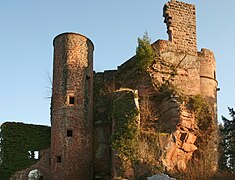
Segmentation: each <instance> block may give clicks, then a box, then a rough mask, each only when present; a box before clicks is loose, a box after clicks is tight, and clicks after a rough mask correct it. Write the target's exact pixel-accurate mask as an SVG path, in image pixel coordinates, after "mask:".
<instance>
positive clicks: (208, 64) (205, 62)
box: [198, 49, 218, 102]
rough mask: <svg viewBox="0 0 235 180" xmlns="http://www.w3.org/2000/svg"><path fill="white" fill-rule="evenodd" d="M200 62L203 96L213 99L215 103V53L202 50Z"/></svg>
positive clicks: (199, 54) (199, 55)
mask: <svg viewBox="0 0 235 180" xmlns="http://www.w3.org/2000/svg"><path fill="white" fill-rule="evenodd" d="M198 57H199V61H200V86H201V94H202V95H203V96H205V97H208V98H211V99H213V102H215V98H216V93H217V91H216V89H217V85H218V83H217V81H216V62H215V57H214V53H213V52H212V51H210V50H208V49H202V50H201V52H199V53H198Z"/></svg>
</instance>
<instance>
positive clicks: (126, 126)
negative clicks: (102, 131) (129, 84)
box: [112, 91, 139, 161]
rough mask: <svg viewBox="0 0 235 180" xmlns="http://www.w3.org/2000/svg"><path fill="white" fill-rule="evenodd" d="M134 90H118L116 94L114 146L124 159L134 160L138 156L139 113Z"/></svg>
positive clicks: (114, 104)
mask: <svg viewBox="0 0 235 180" xmlns="http://www.w3.org/2000/svg"><path fill="white" fill-rule="evenodd" d="M134 98H135V94H134V92H132V91H118V92H116V93H115V95H114V103H113V114H112V115H113V119H114V121H115V130H114V133H113V134H112V148H113V149H114V150H115V152H116V154H117V155H118V156H119V157H120V158H121V159H122V160H124V159H128V160H131V161H134V160H136V159H137V158H138V135H139V128H138V114H139V110H138V109H137V107H136V105H135V102H134Z"/></svg>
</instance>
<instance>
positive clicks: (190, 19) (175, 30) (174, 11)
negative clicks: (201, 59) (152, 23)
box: [163, 0, 197, 55]
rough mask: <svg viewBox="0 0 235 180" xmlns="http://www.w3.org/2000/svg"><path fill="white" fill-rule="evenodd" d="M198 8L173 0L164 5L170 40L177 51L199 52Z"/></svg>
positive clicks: (193, 53) (194, 53)
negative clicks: (197, 34)
mask: <svg viewBox="0 0 235 180" xmlns="http://www.w3.org/2000/svg"><path fill="white" fill-rule="evenodd" d="M195 14H196V10H195V6H194V5H192V4H187V3H184V2H179V1H177V0H171V1H170V2H168V3H166V4H165V6H164V14H163V16H164V17H165V23H166V25H167V33H168V35H169V41H171V42H172V45H173V48H174V49H175V50H176V51H177V52H185V53H186V52H187V53H189V54H192V55H196V54H197V39H196V15H195Z"/></svg>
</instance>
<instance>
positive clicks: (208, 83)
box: [198, 49, 218, 172]
mask: <svg viewBox="0 0 235 180" xmlns="http://www.w3.org/2000/svg"><path fill="white" fill-rule="evenodd" d="M198 58H199V61H200V86H201V95H202V96H204V97H205V98H206V100H207V102H208V103H209V104H210V106H211V108H212V111H213V112H212V118H213V121H214V131H213V132H212V134H211V138H212V139H211V140H210V142H209V143H208V145H207V146H208V148H207V149H208V153H209V154H210V157H208V159H209V160H210V162H211V169H210V170H211V171H213V172H216V170H217V168H218V152H217V148H218V121H217V86H218V82H217V80H216V61H215V57H214V53H213V52H212V51H210V50H208V49H202V50H201V52H198Z"/></svg>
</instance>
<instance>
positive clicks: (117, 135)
mask: <svg viewBox="0 0 235 180" xmlns="http://www.w3.org/2000/svg"><path fill="white" fill-rule="evenodd" d="M195 14H196V10H195V6H194V5H191V4H187V3H184V2H180V1H176V0H171V1H169V2H168V3H166V4H165V6H164V8H163V16H164V18H165V21H164V22H165V23H166V25H167V33H168V36H169V40H157V41H156V42H154V43H153V44H152V48H153V49H154V51H155V52H156V54H157V55H158V57H157V58H156V60H155V61H154V62H153V63H152V65H151V66H150V67H149V68H148V69H147V70H146V71H141V70H140V69H139V67H138V65H137V58H136V56H133V57H132V58H130V59H129V60H128V61H126V62H125V63H123V64H122V65H120V66H118V68H117V70H108V71H104V72H93V50H94V45H93V43H92V41H91V40H90V39H88V38H86V37H85V36H83V35H80V34H77V33H63V34H60V35H58V36H57V37H55V39H54V41H53V45H54V65H53V88H52V101H51V147H50V149H48V150H46V151H45V153H44V154H45V156H42V159H40V160H39V162H40V161H42V160H43V161H47V160H45V157H46V159H48V163H44V165H42V164H43V163H41V164H40V163H38V166H37V165H34V166H33V168H37V169H39V170H40V171H42V174H43V177H44V179H52V180H58V179H61V180H62V179H63V180H79V179H81V180H85V179H102V178H103V179H104V178H105V177H113V178H115V177H123V178H128V179H137V178H138V177H141V176H143V174H144V173H146V172H147V173H149V174H151V173H155V172H163V171H167V172H176V171H182V172H184V171H187V169H188V164H189V163H190V161H191V160H192V159H196V160H198V161H199V160H201V159H200V158H201V157H202V155H201V154H200V153H201V151H200V148H202V147H201V146H200V143H203V142H204V141H203V132H209V130H210V131H211V133H210V134H209V135H210V139H208V141H207V142H206V146H205V147H203V148H204V149H203V150H202V151H205V152H206V151H208V153H209V154H210V164H208V166H207V168H208V167H209V169H210V170H211V171H214V172H215V171H216V170H217V144H216V141H217V140H216V139H217V134H216V133H217V127H216V125H217V116H216V113H217V112H216V106H217V102H216V99H217V97H216V96H217V81H216V62H215V58H214V54H213V52H212V51H210V50H208V49H201V51H198V50H197V37H196V15H195ZM195 97H200V98H199V99H203V100H204V101H205V102H203V103H205V104H207V105H208V106H207V107H205V106H203V107H202V108H204V109H206V108H208V109H207V111H206V113H207V115H208V114H210V117H209V118H208V116H205V118H206V121H205V123H204V121H203V120H201V121H200V122H199V120H198V119H200V117H198V116H199V115H200V113H199V114H197V112H195V108H191V107H190V105H191V106H193V107H194V104H193V103H191V104H190V102H192V101H193V100H195ZM194 102H195V101H194ZM205 104H204V105H205ZM203 118H204V117H202V119H203ZM205 118H204V119H205ZM202 122H203V123H202ZM200 123H201V124H200ZM126 125H127V126H126ZM125 127H126V128H127V129H126V130H128V131H125ZM212 127H213V128H212ZM123 128H124V129H123ZM128 128H130V129H128ZM203 128H204V129H203ZM128 132H133V133H132V134H130V136H129V135H128ZM122 135H123V137H125V138H124V139H122ZM126 135H127V136H126ZM204 135H206V133H205V134H204ZM209 135H208V137H209ZM126 137H127V138H126ZM128 137H130V138H128ZM204 137H205V138H207V136H204ZM131 138H133V139H135V138H137V143H136V141H134V140H133V141H132V139H131ZM121 141H122V143H123V142H124V145H123V149H124V150H123V149H122V147H121V145H120V144H121ZM128 143H129V144H128ZM132 143H134V145H133V144H132ZM125 145H127V147H126V146H125ZM128 145H130V146H129V147H128ZM202 146H203V145H202ZM128 148H130V149H128ZM132 150H133V153H130V151H132ZM43 152H44V151H43ZM135 153H136V154H135ZM134 155H135V156H134ZM208 158H209V157H208ZM133 162H134V163H133ZM42 166H44V167H43V168H42ZM45 167H47V168H45ZM194 168H196V167H194ZM30 169H32V168H30V167H29V168H28V169H27V171H26V170H22V171H20V172H17V173H16V174H15V175H13V176H12V179H14V178H15V179H17V178H16V177H18V178H19V174H20V175H21V177H22V179H27V178H26V176H25V175H26V174H27V173H28V172H29V170H30Z"/></svg>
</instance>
